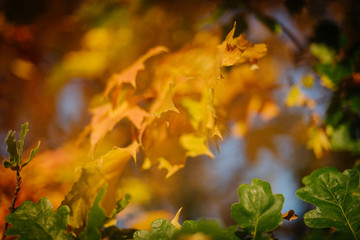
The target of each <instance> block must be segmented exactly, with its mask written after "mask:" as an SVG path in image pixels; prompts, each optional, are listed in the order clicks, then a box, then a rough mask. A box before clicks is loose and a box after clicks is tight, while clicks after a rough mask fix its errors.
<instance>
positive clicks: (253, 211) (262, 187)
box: [231, 179, 285, 239]
mask: <svg viewBox="0 0 360 240" xmlns="http://www.w3.org/2000/svg"><path fill="white" fill-rule="evenodd" d="M238 194H239V203H236V204H233V205H232V207H231V216H232V217H233V219H234V220H235V221H236V222H237V223H238V224H239V225H240V227H242V228H243V229H244V230H246V231H248V232H250V233H251V234H253V235H254V239H262V236H261V234H262V233H264V232H269V231H272V230H274V229H275V228H277V227H278V226H279V225H280V224H281V223H282V221H283V218H282V216H281V213H280V212H281V209H282V205H283V203H284V200H285V199H284V196H283V195H281V194H273V193H272V191H271V187H270V184H269V183H267V182H264V181H261V180H259V179H254V180H253V181H252V182H251V185H246V184H243V185H241V186H240V187H239V190H238Z"/></svg>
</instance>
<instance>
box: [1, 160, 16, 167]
mask: <svg viewBox="0 0 360 240" xmlns="http://www.w3.org/2000/svg"><path fill="white" fill-rule="evenodd" d="M4 167H5V168H12V167H15V166H14V165H13V164H12V163H11V162H10V161H8V160H4Z"/></svg>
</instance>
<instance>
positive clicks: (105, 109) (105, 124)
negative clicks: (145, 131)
mask: <svg viewBox="0 0 360 240" xmlns="http://www.w3.org/2000/svg"><path fill="white" fill-rule="evenodd" d="M91 112H92V114H93V116H92V118H91V120H90V125H89V126H90V143H91V149H92V151H94V149H95V146H96V145H97V144H98V142H99V141H100V140H101V139H102V138H103V137H104V136H105V135H106V134H107V133H108V132H110V131H111V130H112V129H113V128H114V127H115V125H116V124H117V123H119V122H120V121H121V120H122V119H124V118H128V119H129V120H130V121H131V122H132V123H133V124H134V126H135V127H136V128H137V129H140V127H141V124H142V122H143V120H144V119H145V118H146V117H147V116H148V115H149V114H148V113H147V112H146V111H145V110H143V109H142V108H140V107H139V106H136V105H128V104H127V102H123V104H121V105H118V106H116V107H115V108H113V107H112V104H110V103H106V104H104V105H101V106H99V107H97V108H94V109H92V110H91Z"/></svg>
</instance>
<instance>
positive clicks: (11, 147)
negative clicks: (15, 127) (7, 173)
mask: <svg viewBox="0 0 360 240" xmlns="http://www.w3.org/2000/svg"><path fill="white" fill-rule="evenodd" d="M5 143H6V145H7V148H6V151H7V152H8V153H9V160H10V162H11V163H12V164H13V165H16V164H17V162H18V159H19V154H18V149H17V145H16V140H15V131H10V132H9V133H8V135H7V137H6V140H5Z"/></svg>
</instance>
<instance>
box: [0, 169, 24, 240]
mask: <svg viewBox="0 0 360 240" xmlns="http://www.w3.org/2000/svg"><path fill="white" fill-rule="evenodd" d="M20 185H21V176H20V168H19V167H17V169H16V188H15V191H14V197H13V199H12V202H11V205H10V207H9V211H10V213H13V212H14V211H15V204H16V200H17V199H18V194H19V191H20ZM10 213H9V214H10ZM8 227H9V223H7V222H6V221H5V226H4V232H3V235H2V238H1V240H5V238H6V230H7V228H8Z"/></svg>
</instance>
